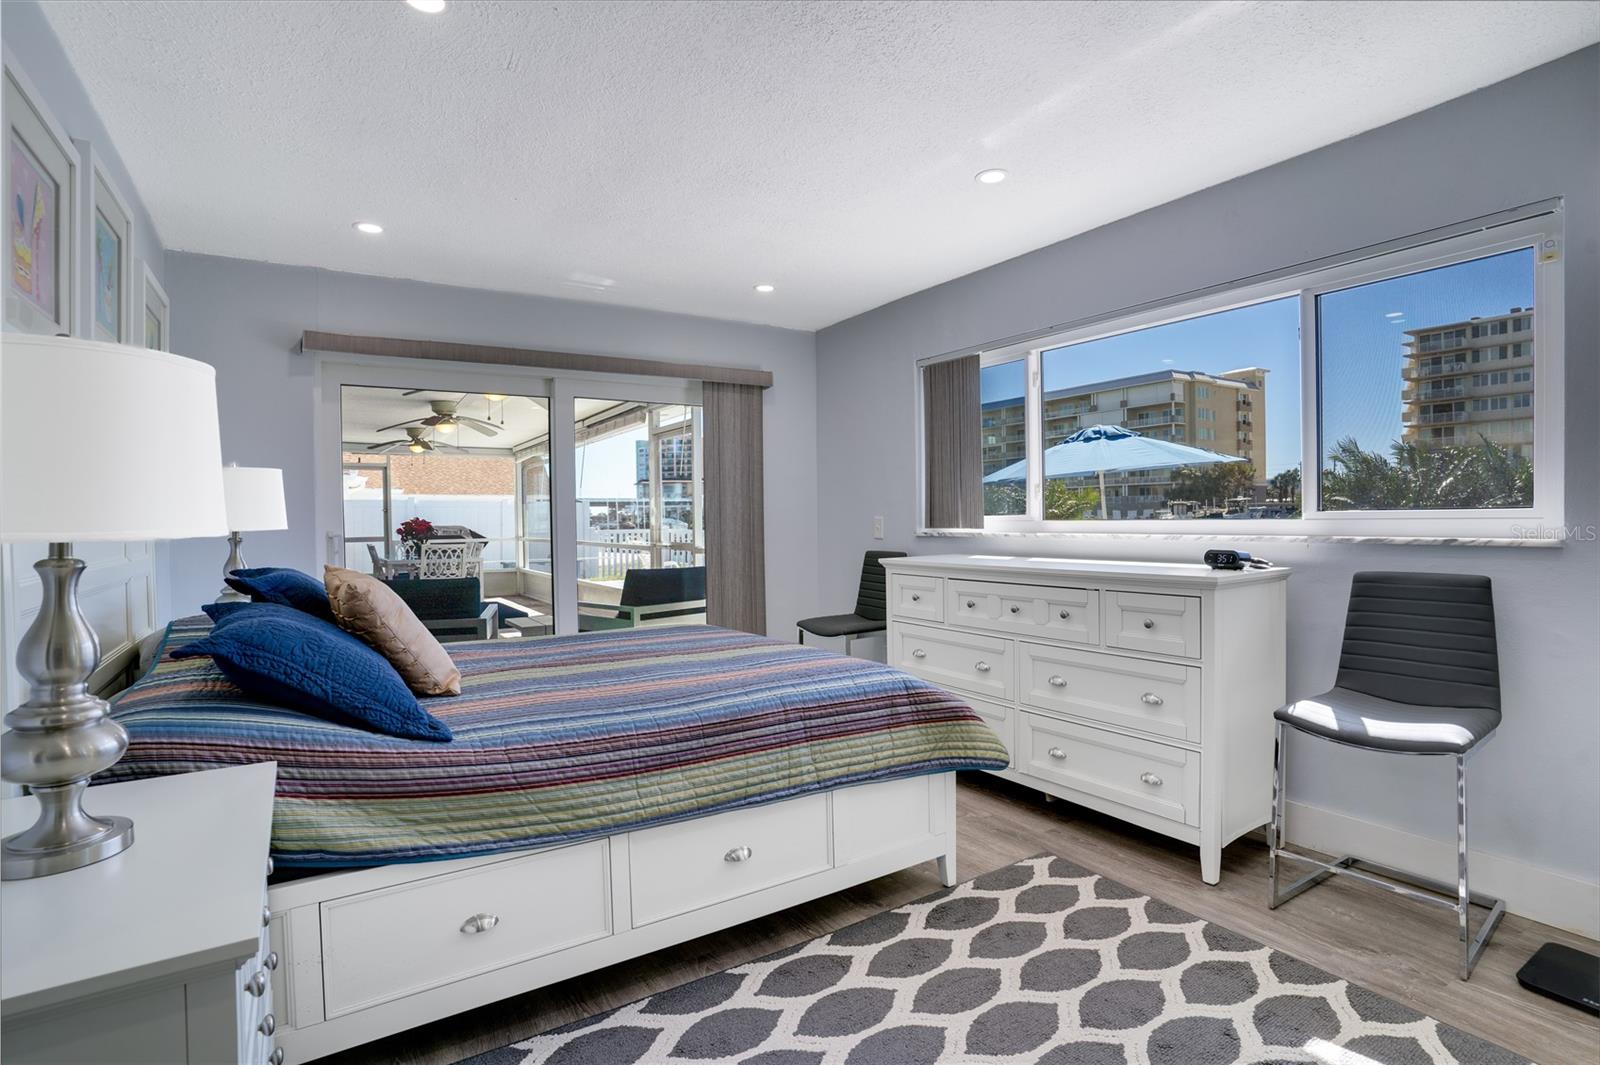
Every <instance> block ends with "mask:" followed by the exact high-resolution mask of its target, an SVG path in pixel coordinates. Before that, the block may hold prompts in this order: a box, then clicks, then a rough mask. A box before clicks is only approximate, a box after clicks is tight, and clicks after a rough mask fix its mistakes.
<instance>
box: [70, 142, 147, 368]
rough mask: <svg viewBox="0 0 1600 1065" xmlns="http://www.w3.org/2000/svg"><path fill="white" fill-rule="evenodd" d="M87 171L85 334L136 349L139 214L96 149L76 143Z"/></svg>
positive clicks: (139, 330)
mask: <svg viewBox="0 0 1600 1065" xmlns="http://www.w3.org/2000/svg"><path fill="white" fill-rule="evenodd" d="M73 143H74V144H75V145H76V146H77V148H78V155H79V158H80V160H81V162H82V168H83V226H82V236H81V237H80V239H81V240H82V241H83V244H82V245H81V246H80V249H79V250H80V251H81V253H82V259H81V262H82V265H81V266H80V267H79V271H80V273H81V275H82V278H83V280H82V281H81V285H82V288H81V290H80V291H81V292H82V294H83V302H82V315H83V322H82V323H81V335H83V336H86V337H89V338H91V339H93V340H104V341H107V342H109V343H112V344H135V343H138V342H139V339H140V334H141V333H143V331H144V321H143V319H144V315H143V313H142V312H140V313H135V312H136V310H137V307H138V304H137V300H136V299H135V297H136V295H137V293H138V291H139V290H138V287H137V286H136V284H135V281H136V278H137V271H136V270H135V265H134V264H135V262H136V259H135V258H134V240H133V211H132V210H131V209H130V208H129V206H128V204H129V200H128V199H127V197H125V196H123V195H122V193H121V191H120V190H119V189H118V188H117V186H116V183H115V181H114V180H113V179H112V178H111V176H110V175H109V174H107V173H106V170H105V166H104V165H103V163H102V160H101V159H100V157H99V155H98V154H97V153H96V152H95V150H94V146H93V145H92V144H90V143H89V142H88V141H84V140H79V141H74V142H73Z"/></svg>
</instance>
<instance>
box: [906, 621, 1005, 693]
mask: <svg viewBox="0 0 1600 1065" xmlns="http://www.w3.org/2000/svg"><path fill="white" fill-rule="evenodd" d="M1014 655H1015V644H1013V643H1012V642H1011V641H1010V640H1000V639H996V638H995V637H993V636H980V635H979V634H977V633H975V632H955V631H952V630H949V629H930V628H923V627H921V626H918V625H899V626H896V628H895V630H894V635H893V637H892V638H891V639H890V641H889V661H890V662H891V663H893V664H894V666H895V667H896V668H897V669H903V670H905V671H906V672H908V673H915V674H916V675H917V676H919V677H921V678H923V679H924V680H930V681H932V682H933V683H935V684H937V685H939V686H940V687H943V688H955V689H956V690H958V691H967V692H971V693H973V694H974V695H982V696H984V697H986V698H989V699H998V700H1000V701H1001V702H1010V701H1011V691H1012V684H1011V673H1012V659H1013V656H1014Z"/></svg>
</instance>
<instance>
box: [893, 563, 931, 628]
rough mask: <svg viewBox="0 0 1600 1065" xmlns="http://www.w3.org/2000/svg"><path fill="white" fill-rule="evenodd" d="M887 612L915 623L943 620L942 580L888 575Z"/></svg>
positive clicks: (905, 575) (907, 574) (912, 575)
mask: <svg viewBox="0 0 1600 1065" xmlns="http://www.w3.org/2000/svg"><path fill="white" fill-rule="evenodd" d="M889 612H890V613H891V614H893V615H894V616H895V617H897V618H910V619H912V620H915V621H943V620H944V578H943V577H918V576H915V575H914V574H910V573H891V574H890V575H889Z"/></svg>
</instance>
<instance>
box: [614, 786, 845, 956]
mask: <svg viewBox="0 0 1600 1065" xmlns="http://www.w3.org/2000/svg"><path fill="white" fill-rule="evenodd" d="M829 865H830V861H829V855H828V799H827V796H826V795H807V796H805V797H803V798H799V799H789V800H787V801H785V802H779V803H772V804H771V805H769V806H752V807H750V808H749V809H745V810H730V811H728V812H727V813H722V814H713V815H712V816H710V817H699V818H696V819H694V820H693V821H682V822H679V823H677V824H672V825H662V826H661V827H659V828H647V829H643V830H642V831H639V832H630V833H628V867H629V885H630V889H631V894H632V898H633V924H634V927H638V926H640V925H644V924H649V923H650V922H652V921H659V920H662V919H663V918H666V917H673V916H676V915H677V914H680V913H688V912H689V911H690V910H698V909H700V908H701V907H702V906H710V905H711V904H712V903H715V902H722V901H724V900H726V899H732V898H737V897H738V896H740V895H748V894H750V893H751V892H753V891H760V890H761V889H762V888H769V887H772V886H774V885H776V884H783V883H787V882H788V881H790V880H798V879H799V878H800V877H802V876H807V875H809V874H811V873H816V872H820V871H822V870H823V869H827V868H828V867H829Z"/></svg>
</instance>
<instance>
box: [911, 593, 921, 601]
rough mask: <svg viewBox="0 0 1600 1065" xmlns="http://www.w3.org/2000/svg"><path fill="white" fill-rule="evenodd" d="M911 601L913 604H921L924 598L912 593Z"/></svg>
mask: <svg viewBox="0 0 1600 1065" xmlns="http://www.w3.org/2000/svg"><path fill="white" fill-rule="evenodd" d="M911 601H912V602H913V603H920V602H922V596H920V595H918V594H917V593H916V592H912V593H911Z"/></svg>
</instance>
